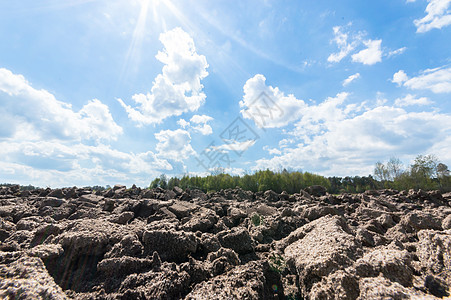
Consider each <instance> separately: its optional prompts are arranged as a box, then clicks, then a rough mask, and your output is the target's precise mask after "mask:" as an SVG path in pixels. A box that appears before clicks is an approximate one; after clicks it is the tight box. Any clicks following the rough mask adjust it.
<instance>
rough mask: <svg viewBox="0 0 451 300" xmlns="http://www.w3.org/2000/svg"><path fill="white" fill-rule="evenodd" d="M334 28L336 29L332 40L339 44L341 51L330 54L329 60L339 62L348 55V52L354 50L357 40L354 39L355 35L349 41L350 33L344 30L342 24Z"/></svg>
mask: <svg viewBox="0 0 451 300" xmlns="http://www.w3.org/2000/svg"><path fill="white" fill-rule="evenodd" d="M332 29H333V31H334V38H333V40H332V41H333V42H334V43H335V44H337V46H338V48H339V49H340V51H339V52H337V53H332V54H331V55H329V57H328V58H327V61H328V62H334V63H337V62H340V61H341V60H342V59H343V58H345V57H346V56H348V54H349V53H351V51H352V50H354V48H355V47H356V44H357V42H356V41H355V40H354V39H355V37H352V38H351V39H352V40H351V41H349V34H348V33H346V32H343V27H342V26H335V27H333V28H332Z"/></svg>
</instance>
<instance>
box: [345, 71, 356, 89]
mask: <svg viewBox="0 0 451 300" xmlns="http://www.w3.org/2000/svg"><path fill="white" fill-rule="evenodd" d="M358 78H360V73H355V74H353V75H350V76H349V77H348V78H346V79H345V80H344V81H343V86H347V85H348V84H350V83H351V82H352V81H354V80H356V79H358Z"/></svg>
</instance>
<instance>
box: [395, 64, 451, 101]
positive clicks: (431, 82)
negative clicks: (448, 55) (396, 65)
mask: <svg viewBox="0 0 451 300" xmlns="http://www.w3.org/2000/svg"><path fill="white" fill-rule="evenodd" d="M392 81H393V82H394V83H397V84H398V85H403V86H405V87H407V88H409V89H412V90H430V91H432V92H434V93H436V94H438V93H451V68H450V67H440V68H435V69H428V70H425V71H423V72H421V74H420V75H419V76H417V77H412V78H409V77H408V76H407V74H406V73H405V72H404V71H403V70H400V71H398V72H396V73H395V74H394V75H393V80H392Z"/></svg>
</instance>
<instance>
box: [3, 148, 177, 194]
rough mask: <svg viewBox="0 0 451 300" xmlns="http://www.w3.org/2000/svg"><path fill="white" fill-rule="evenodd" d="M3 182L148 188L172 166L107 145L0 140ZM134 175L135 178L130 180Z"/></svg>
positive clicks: (144, 154) (58, 185) (155, 157)
mask: <svg viewBox="0 0 451 300" xmlns="http://www.w3.org/2000/svg"><path fill="white" fill-rule="evenodd" d="M0 156H1V157H2V160H1V161H0V168H2V169H3V167H4V168H5V170H8V174H4V173H3V174H0V181H1V182H11V181H14V180H17V181H19V182H21V183H24V184H25V183H26V184H28V183H29V184H33V185H38V186H42V187H45V186H47V185H50V186H52V187H61V186H74V185H78V186H85V185H93V184H95V185H106V184H110V185H111V184H115V183H124V184H133V183H136V184H138V185H142V186H146V185H148V183H149V182H148V181H149V178H152V177H154V176H157V175H158V174H159V171H161V170H171V169H172V166H171V165H170V164H169V163H168V162H167V161H166V160H164V159H160V158H158V157H157V156H156V155H155V154H154V153H153V152H151V151H148V152H143V153H138V154H133V153H125V152H121V151H118V150H115V149H112V148H111V147H110V146H108V145H104V144H99V145H96V146H89V145H84V144H79V143H76V144H68V143H67V142H65V141H60V140H48V141H17V140H13V139H5V140H3V141H0ZM130 174H133V178H131V177H130Z"/></svg>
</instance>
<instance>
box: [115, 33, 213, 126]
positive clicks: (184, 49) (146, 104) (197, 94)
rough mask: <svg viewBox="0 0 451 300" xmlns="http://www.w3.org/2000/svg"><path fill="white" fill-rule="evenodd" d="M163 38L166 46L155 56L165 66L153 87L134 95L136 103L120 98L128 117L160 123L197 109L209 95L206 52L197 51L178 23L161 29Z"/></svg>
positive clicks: (161, 39) (141, 123)
mask: <svg viewBox="0 0 451 300" xmlns="http://www.w3.org/2000/svg"><path fill="white" fill-rule="evenodd" d="M160 41H161V43H162V44H163V46H164V50H163V51H159V52H158V54H157V55H156V58H157V59H158V60H159V61H160V62H162V63H163V64H164V66H163V69H162V73H161V74H159V75H157V77H156V78H155V81H154V83H153V86H152V88H151V91H150V92H149V93H147V94H135V95H133V96H132V99H133V101H134V102H135V103H136V105H137V106H136V107H132V106H130V105H127V104H125V102H124V101H123V100H122V99H118V101H119V103H120V104H121V105H122V106H123V107H124V108H125V110H126V111H127V113H128V116H129V118H130V119H131V120H133V121H135V122H137V123H138V124H139V125H146V124H155V123H161V122H162V121H163V120H164V119H166V118H168V117H171V116H180V115H181V114H182V113H185V112H194V111H197V110H198V109H199V107H200V106H201V105H203V104H204V102H205V99H206V95H205V93H203V91H202V89H203V85H202V84H201V80H202V79H204V78H205V77H206V76H207V75H208V72H207V68H208V64H207V60H206V58H205V56H203V55H199V54H198V53H197V52H196V47H195V45H194V41H193V39H192V38H191V36H190V35H189V34H188V33H186V32H185V31H183V30H182V29H181V28H178V27H177V28H175V29H173V30H170V31H168V32H165V33H162V34H161V35H160Z"/></svg>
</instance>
